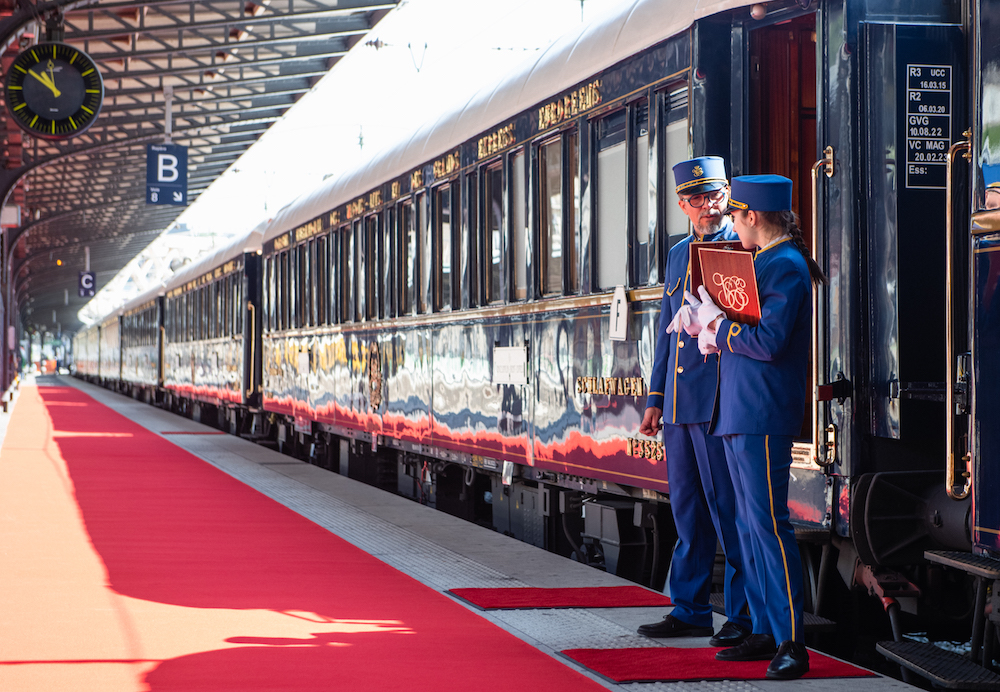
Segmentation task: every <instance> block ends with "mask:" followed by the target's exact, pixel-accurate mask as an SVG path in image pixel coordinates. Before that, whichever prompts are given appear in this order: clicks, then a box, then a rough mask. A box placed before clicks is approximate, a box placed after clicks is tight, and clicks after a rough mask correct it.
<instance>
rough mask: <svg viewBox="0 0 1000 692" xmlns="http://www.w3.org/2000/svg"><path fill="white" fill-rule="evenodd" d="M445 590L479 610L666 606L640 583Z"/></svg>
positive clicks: (662, 598) (656, 594)
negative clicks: (629, 584) (545, 587)
mask: <svg viewBox="0 0 1000 692" xmlns="http://www.w3.org/2000/svg"><path fill="white" fill-rule="evenodd" d="M449 593H451V594H453V595H455V596H457V597H458V598H461V599H462V600H463V601H467V602H468V603H471V604H472V605H474V606H476V607H477V608H481V609H482V610H503V609H521V608H524V609H527V608H632V607H638V606H669V605H673V604H672V603H671V602H670V599H669V598H667V597H666V596H664V595H663V594H660V593H656V592H655V591H650V590H649V589H644V588H643V587H641V586H588V587H577V588H562V589H538V588H529V587H520V588H502V589H451V590H450V591H449Z"/></svg>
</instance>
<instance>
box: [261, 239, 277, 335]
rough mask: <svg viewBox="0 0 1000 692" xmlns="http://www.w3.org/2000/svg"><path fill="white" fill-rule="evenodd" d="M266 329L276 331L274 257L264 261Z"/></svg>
mask: <svg viewBox="0 0 1000 692" xmlns="http://www.w3.org/2000/svg"><path fill="white" fill-rule="evenodd" d="M263 298H264V329H265V331H269V332H272V331H274V257H268V258H267V259H266V260H264V295H263Z"/></svg>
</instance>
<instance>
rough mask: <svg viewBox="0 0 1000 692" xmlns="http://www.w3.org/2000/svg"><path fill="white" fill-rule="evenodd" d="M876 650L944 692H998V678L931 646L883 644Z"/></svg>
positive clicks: (994, 674) (965, 660) (876, 646)
mask: <svg viewBox="0 0 1000 692" xmlns="http://www.w3.org/2000/svg"><path fill="white" fill-rule="evenodd" d="M875 649H876V651H878V652H879V653H880V654H882V655H883V656H885V657H886V658H887V659H889V660H890V661H893V662H895V663H898V664H899V665H901V666H903V667H904V668H907V669H909V670H912V671H913V672H914V673H916V674H917V675H920V676H922V677H925V678H927V679H928V680H930V681H932V682H933V683H934V684H936V685H939V686H941V687H944V688H945V689H950V690H1000V675H997V674H996V673H994V672H993V671H990V670H986V669H985V668H983V667H982V666H980V665H977V664H975V663H973V662H972V661H970V660H969V659H967V658H965V657H964V656H959V655H958V654H955V653H952V652H950V651H945V650H944V649H939V648H938V647H936V646H934V645H933V644H924V643H921V642H907V641H903V642H895V641H885V642H879V643H878V644H876V645H875Z"/></svg>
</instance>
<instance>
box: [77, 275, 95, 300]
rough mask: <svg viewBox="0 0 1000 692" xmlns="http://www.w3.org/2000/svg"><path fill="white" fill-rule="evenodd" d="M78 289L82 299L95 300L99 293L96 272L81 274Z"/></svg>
mask: <svg viewBox="0 0 1000 692" xmlns="http://www.w3.org/2000/svg"><path fill="white" fill-rule="evenodd" d="M78 288H79V289H80V297H81V298H93V297H94V293H96V292H97V275H96V274H94V272H80V282H79V285H78Z"/></svg>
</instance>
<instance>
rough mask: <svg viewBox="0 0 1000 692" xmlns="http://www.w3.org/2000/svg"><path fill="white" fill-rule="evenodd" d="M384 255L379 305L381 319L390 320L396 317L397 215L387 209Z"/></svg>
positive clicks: (383, 231)
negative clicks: (394, 263)
mask: <svg viewBox="0 0 1000 692" xmlns="http://www.w3.org/2000/svg"><path fill="white" fill-rule="evenodd" d="M381 237H382V241H381V242H382V254H381V260H382V261H381V267H382V268H381V276H380V277H379V278H380V280H381V282H382V285H381V293H382V302H381V304H380V305H379V317H383V318H389V317H395V316H396V307H397V306H396V299H397V296H396V293H395V290H394V285H393V278H394V277H395V270H394V266H393V259H394V258H395V257H396V248H395V247H393V246H394V245H395V238H396V213H395V211H394V210H393V209H391V208H390V209H387V210H386V211H385V214H384V215H383V217H382V236H381Z"/></svg>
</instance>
